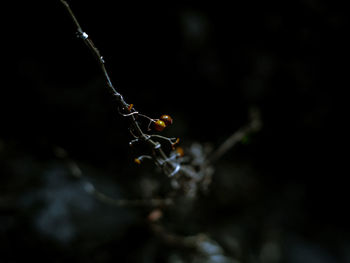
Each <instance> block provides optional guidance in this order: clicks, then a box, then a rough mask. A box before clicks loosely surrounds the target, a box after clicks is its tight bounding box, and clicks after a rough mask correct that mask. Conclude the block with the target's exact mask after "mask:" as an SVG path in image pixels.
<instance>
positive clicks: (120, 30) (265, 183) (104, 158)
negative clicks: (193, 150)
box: [0, 0, 350, 263]
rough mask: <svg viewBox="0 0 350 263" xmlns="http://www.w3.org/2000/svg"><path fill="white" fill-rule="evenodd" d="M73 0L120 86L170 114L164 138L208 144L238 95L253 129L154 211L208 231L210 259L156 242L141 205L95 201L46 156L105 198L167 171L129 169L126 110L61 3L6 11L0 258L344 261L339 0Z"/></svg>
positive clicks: (242, 120)
mask: <svg viewBox="0 0 350 263" xmlns="http://www.w3.org/2000/svg"><path fill="white" fill-rule="evenodd" d="M70 3H71V7H72V9H73V10H74V12H75V13H76V16H77V18H78V19H79V21H80V23H81V25H82V27H83V29H84V30H85V31H86V32H87V33H88V34H89V36H90V37H91V38H92V39H93V41H94V42H95V44H96V46H97V47H98V48H99V50H100V52H101V53H102V55H103V56H104V58H105V61H106V63H107V64H106V66H107V69H108V70H109V73H110V75H111V78H112V81H113V83H114V84H115V86H116V88H117V89H118V91H119V92H121V93H122V94H123V95H124V98H125V99H126V101H127V102H128V103H133V104H134V105H135V107H136V108H137V109H138V110H139V111H141V112H143V113H145V114H147V115H149V116H151V117H154V118H158V117H159V116H160V115H162V114H169V115H171V116H172V117H173V119H174V124H173V125H172V127H170V128H169V129H168V130H167V131H166V132H165V134H166V135H168V136H172V137H173V136H174V137H180V138H181V145H182V146H184V147H186V146H188V145H190V144H191V143H194V142H197V143H200V144H201V145H210V146H211V147H217V146H218V145H220V143H222V142H223V141H224V140H225V138H227V137H228V136H230V135H231V134H232V133H233V132H235V131H236V130H237V129H239V128H240V127H242V126H243V125H245V124H246V123H247V122H248V112H249V109H250V108H251V107H256V108H258V109H259V110H260V111H261V116H262V122H263V128H262V129H261V131H260V132H259V133H257V134H254V135H252V136H251V137H249V138H247V140H245V141H244V143H241V144H239V145H237V147H235V148H234V149H232V150H231V151H230V152H229V153H227V154H226V155H225V156H224V157H223V158H222V159H221V160H220V161H219V162H218V163H217V164H216V167H215V174H214V177H213V182H212V184H211V187H210V191H209V193H208V194H207V195H206V196H200V197H198V199H197V200H196V202H195V203H194V204H193V206H191V208H192V209H187V210H186V211H175V212H174V211H173V212H172V213H169V214H168V215H167V214H165V215H164V218H163V219H162V220H163V224H164V225H166V226H167V228H168V229H170V230H171V231H173V232H175V233H178V234H181V235H184V236H187V235H194V234H196V233H205V234H207V235H208V236H210V237H211V239H212V240H215V242H212V243H210V244H209V243H208V244H206V246H203V250H204V252H203V253H202V254H203V255H204V254H205V253H207V254H208V255H207V256H203V255H198V254H194V253H192V252H190V251H187V250H184V249H181V248H177V247H172V246H169V245H167V244H165V243H164V242H162V241H161V240H159V239H157V237H155V236H154V234H153V233H152V231H150V229H149V228H148V226H147V223H146V220H145V218H146V217H147V214H148V213H149V212H150V210H149V209H147V208H128V207H126V208H116V207H113V206H109V205H108V204H104V203H101V202H99V201H98V200H95V199H94V198H93V197H92V196H90V195H89V194H88V193H87V192H86V191H84V188H83V186H84V184H83V182H82V180H77V179H75V178H73V177H72V176H71V175H70V171H69V169H68V168H67V166H66V163H65V162H64V161H62V160H61V159H59V158H57V157H56V156H55V154H54V151H53V149H54V148H55V147H56V146H59V147H62V148H64V149H65V150H66V151H67V152H68V154H69V156H70V158H71V159H73V160H74V161H75V162H76V163H77V164H78V165H79V166H80V168H81V169H82V171H83V173H84V178H86V179H88V180H90V181H91V182H93V183H94V184H95V185H96V186H97V187H99V189H100V190H102V191H104V192H106V193H108V194H110V195H111V196H113V197H115V198H130V199H136V198H142V197H144V196H147V193H148V192H149V191H150V190H149V188H150V187H151V186H149V185H157V184H161V183H162V181H163V180H164V179H161V178H162V177H161V174H159V173H157V172H156V170H155V169H154V168H153V167H152V166H143V167H140V166H137V167H136V166H135V165H134V163H133V161H132V160H133V158H134V157H135V156H134V154H135V153H133V152H132V150H131V149H130V148H129V146H128V142H129V140H130V139H131V138H130V134H129V133H128V130H127V122H126V121H125V120H124V119H122V118H121V117H120V116H119V115H118V110H117V106H116V103H115V102H114V99H113V96H112V95H111V94H110V92H109V91H108V90H107V88H106V87H105V86H106V85H105V82H104V78H103V75H102V74H101V72H100V70H99V68H98V66H97V64H96V62H95V61H94V58H93V57H92V55H91V54H90V52H89V50H88V48H87V47H86V46H85V45H84V43H83V42H82V41H81V40H79V39H77V37H76V35H75V28H74V26H73V24H72V21H71V18H70V17H69V15H68V14H67V11H66V10H65V9H64V8H63V6H62V5H61V3H60V2H59V1H46V3H41V2H35V3H20V4H16V6H11V7H9V8H4V10H6V12H8V15H9V16H10V18H11V19H9V20H8V21H6V23H3V26H4V28H5V31H4V32H3V43H4V44H5V45H6V48H4V49H3V53H4V54H3V55H4V56H6V55H10V56H11V58H10V60H9V61H8V62H7V61H6V60H5V61H6V62H5V65H4V67H7V70H5V73H3V77H4V78H3V82H2V88H1V94H0V120H1V122H0V252H1V253H0V262H22V261H23V260H28V259H33V260H35V261H36V262H70V261H72V262H73V261H74V262H112V261H114V262H147V263H148V262H172V263H175V262H262V263H268V262H271V263H274V262H287V263H303V262H307V263H313V262H317V263H333V262H350V232H349V216H348V214H347V212H348V208H349V203H348V189H349V187H348V184H347V180H346V179H347V178H346V177H347V176H348V172H346V171H347V170H345V165H344V164H345V156H346V155H347V153H346V150H347V149H346V148H345V145H344V144H345V138H346V137H345V131H344V125H345V123H346V118H342V117H341V113H342V112H344V111H345V105H346V104H345V102H342V101H344V100H345V97H343V99H342V96H341V95H340V94H341V90H342V89H345V88H347V86H348V81H347V74H348V70H347V69H348V60H347V59H346V54H347V47H348V44H347V41H346V35H347V32H348V26H346V25H347V19H348V15H347V13H346V11H345V10H346V9H345V7H344V6H341V5H339V3H336V2H330V1H325V0H319V1H316V0H300V1H288V2H283V1H282V3H275V2H270V3H269V2H266V1H249V2H244V1H243V2H240V3H228V2H226V3H225V4H223V3H210V2H208V3H200V4H198V3H194V2H193V3H191V2H187V3H186V4H180V3H175V2H166V3H161V4H159V3H149V2H143V3H131V2H130V3H119V2H114V1H98V2H96V1H94V2H91V1H76V0H74V1H73V0H72V1H70ZM7 45H8V46H7ZM3 72H4V71H3ZM342 148H344V150H345V151H341V150H343V149H342ZM344 152H345V153H344ZM84 180H85V179H84ZM147 191H148V192H147Z"/></svg>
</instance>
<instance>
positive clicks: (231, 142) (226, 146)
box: [208, 109, 261, 163]
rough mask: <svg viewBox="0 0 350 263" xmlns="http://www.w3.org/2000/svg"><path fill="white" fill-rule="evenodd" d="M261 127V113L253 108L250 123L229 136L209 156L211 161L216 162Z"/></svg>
mask: <svg viewBox="0 0 350 263" xmlns="http://www.w3.org/2000/svg"><path fill="white" fill-rule="evenodd" d="M260 128H261V120H260V113H259V111H258V110H257V109H251V112H250V123H249V124H248V125H246V126H244V127H242V128H241V129H239V130H238V131H236V132H234V133H233V134H232V135H231V136H230V137H228V138H227V139H226V140H225V141H224V142H223V143H222V144H221V145H220V146H219V147H218V148H217V149H216V150H215V151H214V152H213V153H212V154H211V156H210V157H209V158H208V162H209V163H214V162H216V161H217V160H219V159H220V158H221V157H222V156H223V155H225V154H226V153H227V152H228V151H229V150H230V149H232V148H233V147H234V146H235V145H236V144H237V143H239V142H241V141H242V140H243V138H244V137H245V136H247V135H249V134H250V133H252V132H256V131H258V130H259V129H260Z"/></svg>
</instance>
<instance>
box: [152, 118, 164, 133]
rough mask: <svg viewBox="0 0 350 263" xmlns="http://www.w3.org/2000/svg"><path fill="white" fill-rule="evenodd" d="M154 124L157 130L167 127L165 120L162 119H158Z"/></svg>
mask: <svg viewBox="0 0 350 263" xmlns="http://www.w3.org/2000/svg"><path fill="white" fill-rule="evenodd" d="M153 126H154V129H155V130H157V131H162V130H164V128H165V127H166V125H165V122H164V121H162V120H156V121H155V122H154V123H153Z"/></svg>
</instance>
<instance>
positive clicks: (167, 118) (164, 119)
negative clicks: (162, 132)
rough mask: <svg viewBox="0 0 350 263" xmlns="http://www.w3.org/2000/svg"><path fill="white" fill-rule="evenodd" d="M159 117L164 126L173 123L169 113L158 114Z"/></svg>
mask: <svg viewBox="0 0 350 263" xmlns="http://www.w3.org/2000/svg"><path fill="white" fill-rule="evenodd" d="M160 119H161V120H162V121H164V123H165V125H166V126H169V125H171V124H172V123H173V118H171V117H170V116H169V115H162V116H160Z"/></svg>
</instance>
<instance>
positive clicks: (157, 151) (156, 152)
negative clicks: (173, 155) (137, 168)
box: [60, 0, 177, 171]
mask: <svg viewBox="0 0 350 263" xmlns="http://www.w3.org/2000/svg"><path fill="white" fill-rule="evenodd" d="M60 1H61V3H62V4H63V5H64V6H65V7H66V9H67V11H68V13H69V14H70V16H71V18H72V20H73V22H74V24H75V26H76V28H77V33H78V35H79V37H80V38H81V39H82V40H83V41H84V43H85V44H86V45H87V46H88V47H89V49H90V50H91V51H92V53H93V55H94V56H95V58H96V59H97V61H98V63H99V65H100V68H101V70H102V72H103V74H104V76H105V79H106V82H107V85H108V87H109V88H110V90H111V91H112V92H113V95H114V96H115V97H116V98H117V102H118V104H119V107H120V108H121V109H122V110H123V111H124V112H128V111H129V109H130V105H131V104H128V103H126V101H125V100H124V98H123V96H122V95H121V94H120V93H119V92H118V91H117V90H116V89H115V87H114V86H113V84H112V81H111V79H110V77H109V74H108V72H107V70H106V67H105V60H104V59H103V57H102V56H101V54H100V51H99V50H98V49H97V48H96V46H95V45H94V43H93V41H92V40H91V38H90V37H89V35H88V34H87V33H86V32H85V31H83V29H82V27H81V26H80V23H79V22H78V20H77V18H76V16H75V15H74V13H73V11H72V9H71V8H70V6H69V4H68V3H67V2H66V1H64V0H60ZM135 115H138V113H132V114H127V117H129V119H130V123H131V127H132V128H131V129H130V130H131V131H132V134H133V136H136V137H137V138H139V139H140V140H142V141H143V142H144V143H146V144H147V145H148V146H150V147H151V149H153V151H152V152H153V158H154V160H155V163H158V159H161V160H167V159H168V157H167V156H166V154H165V153H164V151H163V150H162V148H161V147H159V145H160V143H159V142H156V141H154V140H152V139H151V138H150V136H148V135H147V134H145V133H144V132H143V131H142V129H141V128H140V126H139V124H138V122H137V121H136V117H135ZM166 165H167V166H168V167H167V169H166V171H168V170H174V169H175V168H176V167H177V166H176V165H175V164H173V163H172V162H166Z"/></svg>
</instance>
